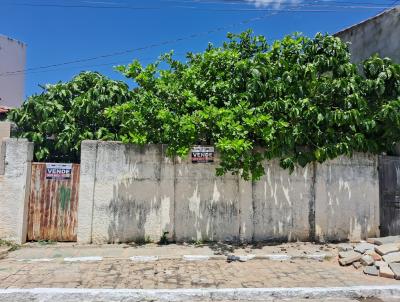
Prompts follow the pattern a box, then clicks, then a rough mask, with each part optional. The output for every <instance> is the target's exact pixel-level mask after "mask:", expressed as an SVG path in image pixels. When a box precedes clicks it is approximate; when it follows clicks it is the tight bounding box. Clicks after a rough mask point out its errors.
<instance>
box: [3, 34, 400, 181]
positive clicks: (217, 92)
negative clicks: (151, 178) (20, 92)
mask: <svg viewBox="0 0 400 302" xmlns="http://www.w3.org/2000/svg"><path fill="white" fill-rule="evenodd" d="M117 69H118V70H119V71H120V72H122V73H123V74H124V75H125V76H126V77H127V78H129V79H132V80H133V81H134V82H135V83H134V85H135V87H136V88H135V89H133V91H128V88H127V86H126V85H125V84H123V83H121V82H116V81H112V80H109V79H107V78H105V77H103V76H101V75H99V74H97V73H83V74H80V75H78V76H77V77H76V78H74V79H73V80H72V81H71V82H68V83H59V84H56V85H49V86H46V88H45V90H44V92H43V93H42V94H40V95H35V96H32V97H30V98H29V99H28V101H27V102H26V103H25V104H24V106H23V107H22V108H21V109H19V110H14V111H12V112H11V114H10V119H11V120H13V121H15V122H16V124H17V125H18V127H19V129H20V130H21V136H24V137H27V138H29V139H30V140H31V141H33V142H35V146H36V158H37V159H39V160H49V159H50V158H51V156H52V155H54V154H56V155H57V156H59V158H60V159H62V160H65V158H69V157H72V158H73V159H77V157H78V154H79V147H80V143H81V141H82V140H83V139H104V140H109V139H116V140H121V141H122V142H124V143H133V144H141V145H143V144H148V143H155V144H159V143H163V144H167V145H168V153H169V155H171V156H176V155H178V156H187V155H188V152H189V150H190V148H191V147H192V146H193V145H198V144H205V145H215V146H216V147H217V149H218V152H219V154H220V159H221V161H220V165H219V167H218V168H217V174H218V175H223V174H225V173H227V172H230V173H233V174H240V175H241V176H242V177H243V178H244V179H253V180H257V179H259V178H260V177H261V176H262V175H263V174H264V167H263V165H262V162H263V160H266V159H279V160H280V164H281V166H282V167H283V168H287V169H290V170H293V169H294V168H295V167H296V165H300V166H305V165H307V164H308V163H310V162H314V161H317V162H324V161H326V160H328V159H333V158H335V157H337V156H340V155H349V156H350V155H351V154H352V153H353V152H372V153H380V152H389V153H390V152H391V151H392V150H393V149H394V146H395V143H396V142H398V141H400V67H399V65H397V64H394V63H393V62H392V61H390V60H389V59H382V58H379V57H377V56H374V57H372V58H370V59H368V60H367V61H366V62H365V63H364V65H363V68H362V69H363V70H362V72H360V71H359V70H358V68H357V66H356V65H354V64H352V63H351V62H350V54H349V50H348V47H347V45H346V44H345V43H343V42H342V41H341V40H340V39H339V38H336V37H332V36H329V35H322V34H317V35H316V36H315V37H314V38H307V37H303V36H300V35H297V34H295V35H292V36H287V37H285V38H284V39H282V40H280V41H276V42H274V43H273V44H272V45H268V44H267V42H266V39H265V38H264V37H263V36H253V35H252V34H251V32H249V31H248V32H244V33H242V34H240V35H233V34H229V35H228V41H227V42H226V43H224V44H223V45H222V46H221V47H215V46H213V45H211V44H210V45H209V46H208V48H207V49H206V50H205V51H204V52H202V53H198V54H193V53H188V54H187V61H186V62H180V61H177V60H175V59H173V53H168V54H165V55H163V56H161V57H160V59H159V60H157V61H156V62H154V63H153V64H150V65H148V66H142V65H141V64H140V63H139V62H138V61H134V62H133V63H132V64H129V65H127V66H119V67H118V68H117ZM51 137H52V138H53V139H49V138H51Z"/></svg>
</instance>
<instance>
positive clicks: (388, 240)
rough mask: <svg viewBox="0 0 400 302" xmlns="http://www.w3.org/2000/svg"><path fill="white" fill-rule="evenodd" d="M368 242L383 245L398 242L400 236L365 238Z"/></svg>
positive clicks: (399, 241)
mask: <svg viewBox="0 0 400 302" xmlns="http://www.w3.org/2000/svg"><path fill="white" fill-rule="evenodd" d="M367 242H368V243H372V244H375V245H383V244H388V243H400V236H388V237H382V238H369V239H368V240H367Z"/></svg>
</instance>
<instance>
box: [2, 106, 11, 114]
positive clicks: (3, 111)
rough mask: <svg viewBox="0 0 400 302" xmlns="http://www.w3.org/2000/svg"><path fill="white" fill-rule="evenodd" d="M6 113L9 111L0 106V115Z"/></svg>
mask: <svg viewBox="0 0 400 302" xmlns="http://www.w3.org/2000/svg"><path fill="white" fill-rule="evenodd" d="M8 111H10V108H8V107H4V106H0V113H7V112H8Z"/></svg>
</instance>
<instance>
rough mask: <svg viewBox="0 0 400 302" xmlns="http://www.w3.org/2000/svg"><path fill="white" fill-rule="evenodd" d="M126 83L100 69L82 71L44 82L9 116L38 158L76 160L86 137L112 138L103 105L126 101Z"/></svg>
mask: <svg viewBox="0 0 400 302" xmlns="http://www.w3.org/2000/svg"><path fill="white" fill-rule="evenodd" d="M130 99H131V92H130V91H129V88H128V86H127V85H126V84H125V83H123V82H119V81H113V80H110V79H108V78H106V77H104V76H102V75H100V74H99V73H95V72H83V73H81V74H79V75H77V76H76V77H74V78H73V79H72V80H71V81H70V82H66V83H58V84H55V85H46V86H45V87H43V92H42V93H41V94H38V95H33V96H31V97H29V98H28V99H27V101H26V102H25V103H24V104H23V105H22V107H21V108H19V109H15V110H12V111H11V112H10V114H9V119H10V120H12V121H14V122H15V123H16V124H17V126H18V136H20V137H25V138H28V139H29V140H30V141H32V142H34V143H35V157H36V160H39V161H50V160H51V161H73V162H78V161H79V153H80V144H81V142H82V140H85V139H101V138H103V139H107V138H108V139H113V137H107V136H106V135H105V133H112V132H113V129H110V128H109V127H110V123H109V121H108V120H107V119H106V118H105V116H104V109H105V108H107V107H110V106H115V105H119V104H123V103H125V102H128V101H129V100H130Z"/></svg>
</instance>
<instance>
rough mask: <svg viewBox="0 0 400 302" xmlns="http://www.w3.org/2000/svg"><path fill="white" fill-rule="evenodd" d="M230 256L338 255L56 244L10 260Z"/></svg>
mask: <svg viewBox="0 0 400 302" xmlns="http://www.w3.org/2000/svg"><path fill="white" fill-rule="evenodd" d="M229 254H235V255H255V256H258V257H261V256H265V255H277V254H279V255H288V256H291V257H305V256H318V255H320V256H321V255H322V256H324V255H325V256H328V257H329V256H333V255H337V250H336V245H333V244H329V245H328V244H326V245H317V244H312V243H303V242H299V243H284V244H279V245H265V244H264V245H263V244H258V245H246V246H235V245H229V244H221V243H214V244H202V245H194V244H169V245H164V246H160V245H157V244H146V245H140V246H132V245H128V244H106V245H77V244H72V243H57V244H48V245H43V244H39V243H28V244H25V245H23V247H22V248H21V249H19V250H17V251H15V252H13V253H10V254H9V256H8V257H9V258H14V259H41V258H65V257H89V256H98V257H99V256H100V257H103V258H113V259H128V258H130V257H133V256H158V257H160V258H163V259H179V258H182V256H184V255H203V256H209V257H215V258H220V259H224V258H225V257H216V256H224V255H225V256H226V255H229Z"/></svg>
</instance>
